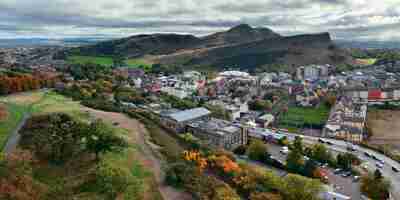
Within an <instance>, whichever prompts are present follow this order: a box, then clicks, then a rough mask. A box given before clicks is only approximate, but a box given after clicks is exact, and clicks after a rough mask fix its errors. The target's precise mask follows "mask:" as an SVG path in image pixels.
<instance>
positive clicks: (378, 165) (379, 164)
mask: <svg viewBox="0 0 400 200" xmlns="http://www.w3.org/2000/svg"><path fill="white" fill-rule="evenodd" d="M375 165H376V167H377V168H379V169H382V168H383V164H382V163H380V162H377V163H376V164H375Z"/></svg>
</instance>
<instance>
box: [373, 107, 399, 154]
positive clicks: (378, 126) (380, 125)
mask: <svg viewBox="0 0 400 200" xmlns="http://www.w3.org/2000/svg"><path fill="white" fill-rule="evenodd" d="M367 123H368V127H369V128H370V130H371V131H372V133H373V136H372V137H371V138H370V139H369V141H368V143H369V144H370V145H374V146H376V147H378V146H387V147H389V148H390V149H391V150H396V151H397V152H400V111H395V110H379V109H370V110H369V111H368V121H367Z"/></svg>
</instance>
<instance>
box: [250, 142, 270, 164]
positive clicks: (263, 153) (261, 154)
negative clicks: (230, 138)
mask: <svg viewBox="0 0 400 200" xmlns="http://www.w3.org/2000/svg"><path fill="white" fill-rule="evenodd" d="M267 154H268V149H267V145H265V144H264V143H263V142H262V141H260V140H254V141H252V142H251V144H250V146H249V148H248V149H247V155H248V156H249V158H250V159H252V160H257V161H263V160H265V158H266V157H267Z"/></svg>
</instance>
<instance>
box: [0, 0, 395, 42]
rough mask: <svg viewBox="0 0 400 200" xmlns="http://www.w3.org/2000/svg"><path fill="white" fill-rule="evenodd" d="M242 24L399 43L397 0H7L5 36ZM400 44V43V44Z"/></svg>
mask: <svg viewBox="0 0 400 200" xmlns="http://www.w3.org/2000/svg"><path fill="white" fill-rule="evenodd" d="M240 23H248V24H250V25H252V26H259V27H269V28H272V29H273V30H275V31H277V32H279V33H281V34H283V35H291V34H299V33H313V32H325V31H329V32H331V33H332V35H333V37H336V38H346V39H353V40H361V39H362V40H364V39H366V38H368V39H370V40H394V39H396V40H397V38H396V32H398V31H399V28H398V27H399V23H400V2H399V1H397V0H381V1H368V0H241V1H237V0H218V1H216V0H202V1H197V0H153V1H149V0H135V1H132V0H113V1H109V0H96V1H82V0H35V1H32V0H2V1H0V36H2V35H10V36H14V37H19V36H24V37H26V36H30V35H31V36H48V37H55V36H57V37H65V36H82V35H83V36H90V35H105V36H107V35H108V36H113V37H114V36H116V37H122V36H128V35H133V34H139V33H151V32H178V33H190V34H197V35H204V34H208V33H211V32H215V31H221V30H225V29H228V28H229V27H232V26H235V25H238V24H240ZM399 40H400V39H399Z"/></svg>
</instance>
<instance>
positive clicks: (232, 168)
mask: <svg viewBox="0 0 400 200" xmlns="http://www.w3.org/2000/svg"><path fill="white" fill-rule="evenodd" d="M209 160H210V161H211V162H212V163H213V165H214V166H215V167H217V168H219V169H222V170H223V171H224V172H225V173H231V172H239V171H240V167H239V165H238V164H237V163H236V162H234V161H232V160H231V159H230V158H228V157H227V156H225V155H222V156H211V157H210V158H209Z"/></svg>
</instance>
